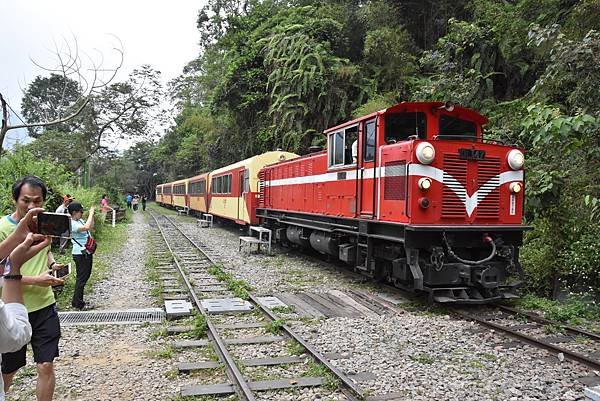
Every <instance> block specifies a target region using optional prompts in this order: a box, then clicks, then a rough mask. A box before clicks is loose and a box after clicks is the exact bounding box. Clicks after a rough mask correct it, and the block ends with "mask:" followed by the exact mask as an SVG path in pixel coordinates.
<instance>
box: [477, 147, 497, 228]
mask: <svg viewBox="0 0 600 401" xmlns="http://www.w3.org/2000/svg"><path fill="white" fill-rule="evenodd" d="M477 183H478V186H479V191H478V192H477V217H479V218H484V219H497V218H498V217H499V215H500V191H499V189H498V186H499V185H500V159H498V158H487V159H485V160H480V161H479V162H477Z"/></svg>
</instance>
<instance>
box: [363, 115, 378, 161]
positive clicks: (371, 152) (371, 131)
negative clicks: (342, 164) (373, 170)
mask: <svg viewBox="0 0 600 401" xmlns="http://www.w3.org/2000/svg"><path fill="white" fill-rule="evenodd" d="M363 160H364V161H366V162H372V161H373V160H375V120H371V121H367V123H366V124H365V149H364V153H363Z"/></svg>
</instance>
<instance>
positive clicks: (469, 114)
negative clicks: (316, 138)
mask: <svg viewBox="0 0 600 401" xmlns="http://www.w3.org/2000/svg"><path fill="white" fill-rule="evenodd" d="M444 105H445V103H444V102H402V103H398V104H395V105H393V106H390V107H388V108H386V109H383V110H379V111H375V112H373V113H371V114H367V115H364V116H362V117H359V118H357V119H354V120H351V121H347V122H345V123H342V124H339V125H336V126H335V127H331V128H327V129H326V130H325V131H323V133H324V134H328V133H329V132H332V131H336V130H338V129H340V128H343V127H346V126H349V125H353V124H356V123H358V122H360V121H363V120H368V119H370V118H373V117H376V116H379V115H382V114H385V113H395V112H396V113H397V112H406V111H424V112H431V111H432V110H437V109H439V108H443V107H444ZM444 114H450V115H456V116H461V117H466V118H467V119H469V120H472V121H475V122H476V123H478V124H480V125H484V124H487V122H488V119H487V118H486V117H484V116H482V115H481V114H479V113H478V112H476V111H475V110H472V109H469V108H466V107H462V106H458V105H455V106H454V110H453V111H451V112H448V111H444Z"/></svg>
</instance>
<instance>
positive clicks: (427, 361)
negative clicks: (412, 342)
mask: <svg viewBox="0 0 600 401" xmlns="http://www.w3.org/2000/svg"><path fill="white" fill-rule="evenodd" d="M410 359H412V360H413V361H415V362H419V363H420V364H423V365H431V364H432V363H434V362H435V358H434V357H432V356H431V355H429V354H427V353H425V352H420V353H418V354H415V355H411V356H410Z"/></svg>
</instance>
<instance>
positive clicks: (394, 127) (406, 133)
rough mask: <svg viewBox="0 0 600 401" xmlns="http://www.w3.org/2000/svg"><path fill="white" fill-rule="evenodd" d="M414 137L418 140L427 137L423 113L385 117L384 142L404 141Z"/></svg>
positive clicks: (388, 115) (395, 114)
mask: <svg viewBox="0 0 600 401" xmlns="http://www.w3.org/2000/svg"><path fill="white" fill-rule="evenodd" d="M413 135H415V136H416V137H417V138H419V139H425V138H426V136H427V121H426V118H425V113H394V114H386V116H385V142H386V143H396V142H399V141H406V140H407V139H408V137H410V136H413Z"/></svg>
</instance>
